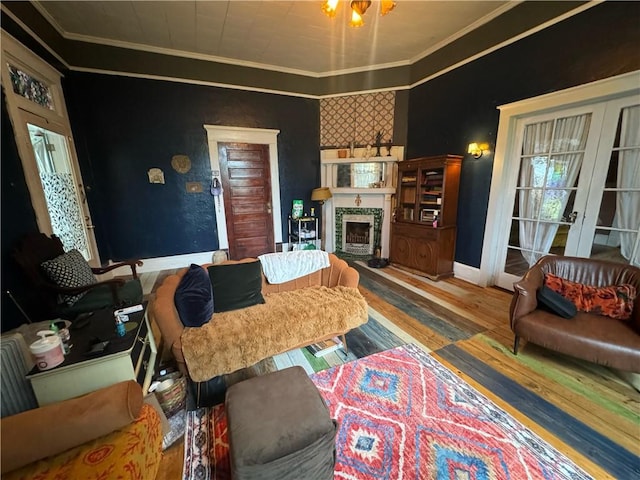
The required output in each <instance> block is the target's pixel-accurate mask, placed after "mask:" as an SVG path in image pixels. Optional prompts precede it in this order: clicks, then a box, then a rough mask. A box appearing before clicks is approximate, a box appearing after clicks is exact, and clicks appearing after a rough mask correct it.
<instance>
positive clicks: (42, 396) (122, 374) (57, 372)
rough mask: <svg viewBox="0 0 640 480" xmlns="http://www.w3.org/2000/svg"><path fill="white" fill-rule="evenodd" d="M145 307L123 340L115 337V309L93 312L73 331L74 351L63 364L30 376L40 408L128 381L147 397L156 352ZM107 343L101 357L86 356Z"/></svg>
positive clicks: (131, 321) (129, 324) (133, 318)
mask: <svg viewBox="0 0 640 480" xmlns="http://www.w3.org/2000/svg"><path fill="white" fill-rule="evenodd" d="M142 305H143V309H142V311H139V312H135V313H130V314H129V322H127V324H126V326H127V333H126V335H125V336H124V337H118V336H117V335H116V330H115V327H116V325H115V319H114V316H113V310H112V309H105V310H100V311H97V312H94V314H93V315H92V316H91V317H89V319H88V322H86V325H85V326H83V327H81V328H78V329H73V328H71V330H70V331H71V340H70V343H71V344H72V347H71V351H70V353H69V354H68V355H66V356H65V359H64V362H62V363H61V364H60V365H58V366H56V367H54V368H52V369H50V370H44V371H40V370H38V368H37V367H34V368H33V369H32V370H31V371H30V372H29V373H28V374H27V378H28V379H29V380H30V381H31V386H32V387H33V391H34V393H35V396H36V399H37V401H38V405H39V406H41V407H42V406H44V405H48V404H50V403H54V402H59V401H62V400H66V399H68V398H73V397H77V396H78V395H83V394H85V393H89V392H93V391H94V390H98V389H99V388H102V387H107V386H109V385H113V384H114V383H118V382H122V381H125V380H136V381H137V382H138V383H140V384H141V385H142V390H143V395H146V394H147V392H148V390H149V385H150V383H151V378H152V376H153V372H154V369H155V362H156V355H157V348H156V344H155V340H154V338H153V333H152V331H151V328H150V325H149V319H148V317H147V302H143V304H142ZM106 340H108V341H109V345H108V346H107V347H106V349H105V350H104V351H103V352H102V353H100V354H97V355H91V356H89V355H87V352H88V351H89V350H90V349H91V346H92V345H93V344H94V343H97V342H99V341H106Z"/></svg>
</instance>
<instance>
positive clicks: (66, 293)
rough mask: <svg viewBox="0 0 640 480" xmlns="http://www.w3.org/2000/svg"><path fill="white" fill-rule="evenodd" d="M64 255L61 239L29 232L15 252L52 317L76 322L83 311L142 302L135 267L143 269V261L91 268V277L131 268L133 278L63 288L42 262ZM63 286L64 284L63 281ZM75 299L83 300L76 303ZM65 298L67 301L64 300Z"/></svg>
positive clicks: (18, 261) (96, 281)
mask: <svg viewBox="0 0 640 480" xmlns="http://www.w3.org/2000/svg"><path fill="white" fill-rule="evenodd" d="M68 253H70V252H65V251H64V247H63V246H62V242H61V241H60V239H59V238H58V237H57V236H55V235H52V236H51V237H48V236H47V235H45V234H43V233H30V234H27V235H26V236H24V237H23V238H22V240H21V241H20V242H19V243H18V245H17V246H16V247H15V248H14V250H13V258H14V259H15V261H16V262H17V263H18V265H19V266H20V268H21V269H22V271H23V272H24V274H25V276H26V278H27V280H28V281H29V283H30V284H31V286H32V288H33V289H34V292H35V293H37V296H38V298H39V300H40V301H42V302H43V303H44V306H45V309H46V310H47V311H48V312H49V314H50V315H51V316H53V317H61V318H67V319H73V318H75V317H76V316H77V315H79V314H81V313H84V312H92V311H95V310H99V309H102V308H107V307H121V306H126V305H134V304H137V303H140V302H141V301H142V286H141V284H140V279H139V278H138V275H137V272H136V267H137V266H142V261H141V260H130V261H125V262H120V263H115V264H113V265H109V266H107V267H99V268H91V267H88V264H86V262H85V265H84V266H82V267H84V268H85V269H86V270H88V269H89V268H90V270H91V271H90V273H89V275H90V276H92V275H102V274H104V273H107V272H110V271H112V270H115V269H117V268H121V267H129V268H130V269H131V274H132V277H133V278H132V279H128V280H127V279H124V278H112V279H109V280H103V281H98V280H97V279H96V278H95V277H93V278H91V282H92V283H89V284H85V285H81V286H61V285H60V284H57V283H56V282H54V281H53V280H52V279H51V277H50V275H48V274H47V273H46V272H45V270H44V269H43V263H45V262H47V263H50V262H49V261H52V260H54V259H58V258H61V256H63V255H67V254H68ZM62 283H64V282H62ZM74 297H76V298H77V297H80V298H78V299H77V300H76V301H72V300H69V299H73V298H74ZM64 298H66V299H67V300H64Z"/></svg>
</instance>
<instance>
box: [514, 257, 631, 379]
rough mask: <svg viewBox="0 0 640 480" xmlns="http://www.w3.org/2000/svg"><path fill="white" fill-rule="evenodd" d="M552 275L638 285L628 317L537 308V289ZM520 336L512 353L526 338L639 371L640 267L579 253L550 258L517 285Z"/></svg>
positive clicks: (516, 329) (516, 327)
mask: <svg viewBox="0 0 640 480" xmlns="http://www.w3.org/2000/svg"><path fill="white" fill-rule="evenodd" d="M546 273H551V274H554V275H557V276H559V277H562V278H565V279H567V280H570V281H572V282H578V283H582V284H585V285H592V286H596V287H605V286H611V285H621V284H625V283H628V284H631V285H634V286H635V287H636V290H637V292H638V295H637V297H636V299H635V303H634V308H633V313H632V315H631V318H630V319H629V320H628V321H620V320H614V319H612V318H609V317H605V316H601V315H595V314H591V313H584V312H578V313H577V315H576V316H575V317H573V318H570V319H566V318H562V317H560V316H558V315H555V314H553V313H551V312H550V311H548V310H545V309H542V308H539V307H538V301H537V299H536V292H537V290H538V289H539V288H540V287H541V286H542V285H543V283H544V275H545V274H546ZM510 319H511V330H512V331H513V332H514V334H515V341H514V344H513V353H514V354H516V355H517V353H518V343H519V341H520V339H521V338H524V339H525V340H526V341H528V342H532V343H535V344H537V345H540V346H542V347H545V348H548V349H550V350H555V351H557V352H561V353H564V354H567V355H571V356H573V357H577V358H581V359H583V360H587V361H590V362H594V363H598V364H600V365H604V366H607V367H612V368H616V369H620V370H625V371H629V372H636V373H638V372H640V269H639V268H637V267H633V266H631V265H625V264H621V263H612V262H606V261H601V260H592V259H588V258H578V257H560V256H546V257H543V258H541V259H540V260H538V262H537V263H536V264H535V265H533V266H532V267H531V268H530V269H529V271H528V272H527V273H526V274H525V275H524V277H523V278H522V280H520V281H519V282H516V283H515V284H514V294H513V299H512V301H511V309H510Z"/></svg>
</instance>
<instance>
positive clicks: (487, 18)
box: [409, 0, 524, 64]
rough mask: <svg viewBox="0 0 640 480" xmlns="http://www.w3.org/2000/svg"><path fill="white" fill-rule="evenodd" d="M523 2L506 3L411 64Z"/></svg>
mask: <svg viewBox="0 0 640 480" xmlns="http://www.w3.org/2000/svg"><path fill="white" fill-rule="evenodd" d="M523 1H524V0H513V1H509V2H506V3H505V4H504V5H502V6H500V7H498V8H496V9H495V10H494V11H493V12H491V13H489V14H487V15H485V16H484V17H481V18H479V19H478V20H476V21H475V22H473V23H472V24H470V25H467V26H466V27H465V28H463V29H462V30H460V31H458V32H456V33H455V34H453V35H451V36H450V37H447V38H445V39H444V40H442V41H441V42H438V43H437V44H435V45H434V46H432V47H430V48H428V49H426V50H424V51H422V52H420V53H419V54H417V55H416V56H415V57H413V58H411V59H410V60H409V62H410V63H411V64H413V63H416V62H418V61H420V60H422V59H423V58H425V57H427V56H429V55H431V54H432V53H434V52H435V51H437V50H440V49H441V48H442V47H446V46H447V45H449V44H450V43H453V42H455V41H456V40H458V39H459V38H462V37H464V36H465V35H466V34H467V33H469V32H471V31H473V30H475V29H476V28H478V27H480V26H482V25H484V24H485V23H489V22H490V21H491V20H493V19H494V18H497V17H499V16H500V15H502V14H503V13H504V12H506V11H508V10H511V9H512V8H514V7H516V6H518V5H519V4H521V3H522V2H523Z"/></svg>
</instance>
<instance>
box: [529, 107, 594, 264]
mask: <svg viewBox="0 0 640 480" xmlns="http://www.w3.org/2000/svg"><path fill="white" fill-rule="evenodd" d="M590 122H591V114H584V115H577V116H574V117H567V118H560V119H557V120H556V122H555V128H554V122H553V121H548V122H542V123H537V124H533V125H527V126H526V127H525V131H524V137H523V143H522V155H523V157H524V158H523V161H522V167H521V169H520V187H524V188H523V189H520V190H519V193H520V197H519V209H520V217H521V218H526V219H528V220H520V221H519V233H520V247H521V248H522V250H521V253H522V256H523V257H524V259H525V260H526V261H527V263H528V264H529V266H531V265H533V264H534V263H535V262H536V261H537V260H538V259H539V258H540V257H542V256H543V255H545V254H546V253H548V252H549V249H550V248H551V244H552V243H553V239H554V237H555V235H556V232H557V231H558V224H557V223H547V222H559V221H561V220H562V215H563V213H564V210H565V208H566V206H567V202H568V200H569V196H570V194H571V190H569V189H570V188H571V187H573V186H574V185H575V182H576V180H577V178H578V174H579V173H580V167H581V166H582V158H583V155H584V154H583V151H584V148H585V145H586V141H587V133H588V131H589V125H590Z"/></svg>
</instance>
